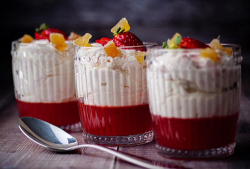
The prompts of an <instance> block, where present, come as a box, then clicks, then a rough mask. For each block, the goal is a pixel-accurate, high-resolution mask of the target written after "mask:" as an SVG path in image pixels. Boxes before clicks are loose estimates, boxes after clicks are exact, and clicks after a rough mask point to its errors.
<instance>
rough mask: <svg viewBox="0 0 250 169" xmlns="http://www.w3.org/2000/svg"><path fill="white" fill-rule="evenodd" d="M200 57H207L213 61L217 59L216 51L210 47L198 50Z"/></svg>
mask: <svg viewBox="0 0 250 169" xmlns="http://www.w3.org/2000/svg"><path fill="white" fill-rule="evenodd" d="M200 56H201V57H205V58H209V59H211V60H212V61H214V62H217V61H219V59H220V58H219V57H218V53H217V52H216V51H215V50H214V49H211V48H206V49H202V50H201V52H200Z"/></svg>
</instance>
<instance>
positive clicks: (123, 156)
mask: <svg viewBox="0 0 250 169" xmlns="http://www.w3.org/2000/svg"><path fill="white" fill-rule="evenodd" d="M86 147H90V148H96V149H99V150H102V151H105V152H107V153H110V154H112V155H114V156H116V157H119V158H120V159H123V160H124V161H127V162H129V163H132V164H135V165H137V166H140V167H144V168H150V169H151V168H152V169H166V168H165V167H164V168H163V167H160V166H155V165H152V164H150V162H148V161H146V160H143V159H140V158H136V157H132V156H130V155H127V154H122V153H120V152H117V151H115V150H111V149H109V148H105V147H102V146H99V145H94V144H83V145H78V146H74V147H71V148H69V150H73V149H77V148H86Z"/></svg>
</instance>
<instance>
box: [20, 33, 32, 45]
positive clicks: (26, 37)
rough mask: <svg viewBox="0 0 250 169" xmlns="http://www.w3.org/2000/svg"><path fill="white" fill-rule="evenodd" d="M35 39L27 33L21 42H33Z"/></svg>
mask: <svg viewBox="0 0 250 169" xmlns="http://www.w3.org/2000/svg"><path fill="white" fill-rule="evenodd" d="M33 40H34V39H33V38H32V36H30V35H27V34H25V35H23V37H22V38H21V43H31V42H33Z"/></svg>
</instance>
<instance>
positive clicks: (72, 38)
mask: <svg viewBox="0 0 250 169" xmlns="http://www.w3.org/2000/svg"><path fill="white" fill-rule="evenodd" d="M80 37H81V35H78V34H77V33H75V32H70V35H69V36H68V40H75V39H77V38H80Z"/></svg>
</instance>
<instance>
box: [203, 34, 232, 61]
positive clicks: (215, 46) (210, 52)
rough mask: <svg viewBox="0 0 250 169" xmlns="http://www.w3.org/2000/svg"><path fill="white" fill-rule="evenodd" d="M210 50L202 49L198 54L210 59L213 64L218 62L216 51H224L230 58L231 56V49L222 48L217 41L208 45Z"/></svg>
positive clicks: (214, 40)
mask: <svg viewBox="0 0 250 169" xmlns="http://www.w3.org/2000/svg"><path fill="white" fill-rule="evenodd" d="M209 46H210V48H206V49H202V50H201V52H200V55H201V56H202V57H205V58H210V59H211V60H212V61H214V62H218V61H219V60H220V58H219V56H218V53H217V52H216V50H221V51H224V52H226V53H227V54H228V56H229V57H230V56H231V55H232V49H231V48H224V47H223V46H222V45H221V43H220V41H219V39H218V38H217V39H213V40H212V41H211V42H210V44H209Z"/></svg>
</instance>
